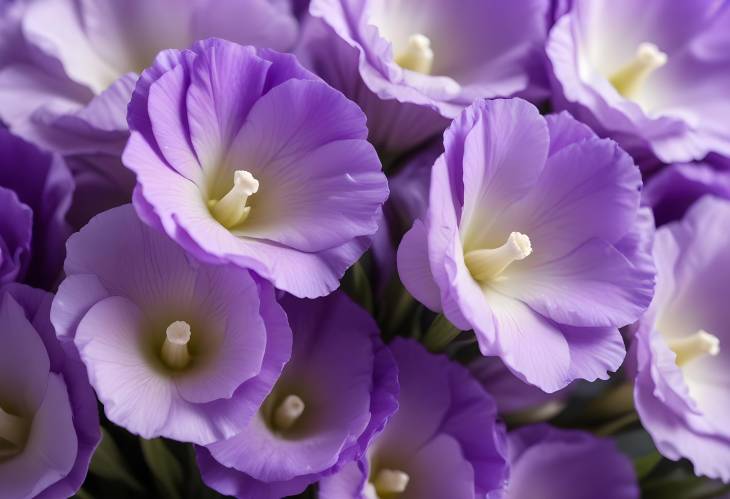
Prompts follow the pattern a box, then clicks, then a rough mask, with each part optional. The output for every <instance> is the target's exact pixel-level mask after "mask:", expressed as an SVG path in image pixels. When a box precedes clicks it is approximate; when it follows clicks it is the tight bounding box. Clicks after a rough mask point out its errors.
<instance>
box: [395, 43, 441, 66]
mask: <svg viewBox="0 0 730 499" xmlns="http://www.w3.org/2000/svg"><path fill="white" fill-rule="evenodd" d="M395 62H396V64H398V65H399V66H400V67H402V68H403V69H409V70H411V71H415V72H417V73H423V74H430V73H431V67H432V66H433V50H431V40H429V39H428V37H427V36H425V35H422V34H420V33H416V34H415V35H411V36H410V37H409V38H408V45H407V46H406V48H405V49H403V50H402V51H400V52H399V53H398V54H396V56H395Z"/></svg>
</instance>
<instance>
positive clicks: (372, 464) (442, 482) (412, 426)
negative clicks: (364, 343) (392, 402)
mask: <svg viewBox="0 0 730 499" xmlns="http://www.w3.org/2000/svg"><path fill="white" fill-rule="evenodd" d="M390 348H391V350H392V352H393V355H394V356H395V359H396V362H397V364H398V373H399V375H398V379H399V383H400V395H399V398H398V406H399V407H398V412H396V414H395V415H394V416H393V417H392V418H391V419H390V421H389V422H388V424H387V425H386V427H385V429H384V430H383V432H382V433H381V434H380V435H378V436H377V437H375V439H374V440H373V443H372V444H371V446H370V449H369V450H368V452H367V455H366V456H365V457H364V458H363V459H361V460H360V462H353V463H351V464H349V465H348V466H346V467H344V468H343V469H342V470H341V471H340V472H339V473H337V474H335V475H333V476H330V477H327V478H324V479H323V480H322V481H321V482H320V489H319V494H320V497H321V498H323V499H346V498H353V499H354V498H360V497H378V496H380V497H388V495H390V494H394V493H397V492H399V495H398V497H401V498H403V499H416V498H417V499H431V498H433V499H436V498H443V497H452V498H454V499H463V498H477V497H485V496H490V497H491V495H490V494H497V493H498V492H499V491H501V490H502V487H503V486H504V484H505V483H506V478H507V442H506V435H505V431H504V427H503V426H502V425H501V423H499V422H498V421H497V420H496V414H497V408H496V405H495V403H494V401H493V400H492V398H491V397H490V396H489V395H488V394H487V393H486V392H485V391H484V389H483V388H482V387H481V386H479V384H478V383H477V382H476V380H474V379H473V378H472V377H471V376H470V375H469V373H468V371H467V370H466V369H464V368H463V367H462V366H459V365H458V364H455V363H453V362H451V361H450V360H449V359H448V358H447V357H445V356H440V355H434V354H431V353H429V352H427V351H426V349H425V348H424V347H423V346H422V345H420V344H419V343H417V342H414V341H411V340H404V339H396V340H394V341H393V342H392V343H391V344H390Z"/></svg>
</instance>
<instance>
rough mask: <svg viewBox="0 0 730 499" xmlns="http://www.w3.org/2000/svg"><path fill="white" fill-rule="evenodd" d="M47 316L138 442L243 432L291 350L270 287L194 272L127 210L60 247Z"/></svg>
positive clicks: (230, 275) (236, 276) (212, 271)
mask: <svg viewBox="0 0 730 499" xmlns="http://www.w3.org/2000/svg"><path fill="white" fill-rule="evenodd" d="M65 270H66V275H67V277H66V279H65V280H64V281H63V283H62V284H61V286H60V288H59V290H58V293H57V295H56V298H55V299H54V302H53V309H52V312H51V318H52V321H53V325H54V326H55V328H56V332H57V334H58V335H59V337H61V338H62V339H64V340H66V341H73V343H74V344H75V346H76V348H77V349H78V352H79V354H80V356H81V359H82V360H83V362H84V364H86V367H87V369H88V372H89V379H90V381H91V384H92V386H93V387H94V389H95V390H96V394H97V396H98V398H99V400H100V401H101V403H102V404H104V410H105V412H106V415H107V417H108V418H109V419H110V420H111V421H112V422H114V423H116V424H118V425H120V426H123V427H125V428H126V429H128V430H129V431H131V432H133V433H137V434H139V435H140V436H142V437H144V438H153V437H157V436H165V437H168V438H172V439H175V440H181V441H186V442H193V443H198V444H208V443H211V442H214V441H217V440H220V439H223V438H227V437H231V436H233V435H235V434H236V433H237V432H239V431H240V430H242V429H243V428H244V427H245V426H246V424H247V423H248V420H249V419H250V418H251V417H252V416H253V415H254V414H255V413H256V412H257V411H258V409H259V406H260V405H261V403H262V402H263V401H264V399H265V397H266V396H267V394H268V393H269V391H270V390H271V388H272V387H273V386H274V383H275V382H276V380H277V379H278V377H279V374H280V373H281V369H282V367H283V365H284V363H285V362H286V361H287V360H288V359H289V355H290V353H291V330H290V328H289V326H288V324H287V322H286V316H285V314H284V311H283V310H282V309H281V307H280V306H279V305H278V304H277V303H276V301H275V299H274V292H273V289H272V288H271V287H270V286H269V285H268V283H265V282H259V281H257V280H256V279H255V278H254V277H253V276H252V275H251V274H250V273H249V272H247V271H245V270H242V269H237V268H235V267H230V266H209V265H204V264H199V263H198V262H196V261H194V260H192V259H191V258H190V257H189V256H188V255H187V254H185V252H184V251H182V249H180V247H179V246H178V245H176V244H175V243H174V242H173V241H171V240H169V239H167V238H166V237H165V236H164V235H163V234H160V233H158V232H157V231H155V230H153V229H151V228H149V227H147V226H146V225H144V224H143V223H142V222H140V221H139V220H138V219H137V217H136V215H135V213H134V210H133V209H132V207H131V206H130V205H126V206H122V207H118V208H113V209H112V210H109V211H107V212H105V213H102V214H100V215H97V216H96V217H94V218H93V219H92V220H91V222H89V224H88V225H86V227H84V228H83V229H82V230H81V232H79V233H77V234H75V235H73V236H72V237H71V238H70V239H69V241H68V255H67V257H66V263H65Z"/></svg>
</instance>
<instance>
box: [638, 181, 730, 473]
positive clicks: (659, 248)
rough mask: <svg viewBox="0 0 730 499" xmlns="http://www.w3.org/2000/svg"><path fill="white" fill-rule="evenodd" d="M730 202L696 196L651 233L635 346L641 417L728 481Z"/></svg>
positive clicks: (698, 468) (660, 439)
mask: <svg viewBox="0 0 730 499" xmlns="http://www.w3.org/2000/svg"><path fill="white" fill-rule="evenodd" d="M728 227H730V202H728V201H726V200H722V199H718V198H714V197H711V196H706V197H704V198H702V199H700V200H699V201H698V202H697V203H695V204H694V206H692V208H690V209H689V211H688V212H687V214H686V215H685V217H684V219H682V220H681V221H678V222H673V223H670V224H667V225H664V226H663V227H661V228H660V229H659V230H658V231H657V233H656V240H655V243H654V257H655V260H656V265H657V290H656V296H655V297H654V300H653V302H652V305H651V308H650V309H649V311H648V312H647V313H646V315H645V316H644V317H643V318H642V319H641V322H640V324H639V328H638V330H637V332H636V335H635V337H634V342H633V345H632V349H633V350H634V352H633V353H634V354H635V356H636V360H637V366H636V367H637V374H636V383H635V387H634V399H635V404H636V410H637V412H638V413H639V415H640V417H641V422H642V424H643V425H644V427H645V428H646V430H647V431H648V432H649V433H650V434H651V436H652V437H653V439H654V443H655V445H656V446H657V449H658V450H659V451H660V452H661V453H662V454H663V455H664V456H665V457H667V458H669V459H674V460H676V459H680V458H682V457H685V458H688V459H689V460H690V461H692V463H693V464H694V467H695V472H696V473H697V474H700V475H706V476H709V477H713V478H720V479H722V480H723V481H725V482H727V481H730V430H729V429H728V425H727V415H728V410H729V409H730V369H729V367H730V349H728V348H725V347H726V346H727V345H726V342H730V333H728V327H727V325H728V321H730V311H729V310H728V306H727V297H728V294H729V293H730V253H729V252H728V246H729V245H730V236H729V235H728Z"/></svg>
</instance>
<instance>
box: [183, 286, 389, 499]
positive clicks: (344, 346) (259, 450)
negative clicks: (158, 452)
mask: <svg viewBox="0 0 730 499" xmlns="http://www.w3.org/2000/svg"><path fill="white" fill-rule="evenodd" d="M282 305H283V306H284V309H285V310H286V312H287V316H288V318H289V323H290V324H291V327H292V331H293V333H294V348H293V353H292V358H291V361H290V362H289V363H288V364H287V365H286V368H285V369H284V372H283V373H282V375H281V378H280V379H279V381H278V382H277V384H276V386H274V389H273V391H272V392H271V394H270V395H269V396H268V399H267V401H266V402H265V403H264V405H263V406H262V408H261V410H260V411H259V414H258V416H257V417H254V418H253V419H252V420H251V421H250V423H249V425H248V426H247V427H246V428H245V429H244V430H242V431H241V432H240V433H238V434H237V435H235V436H234V437H232V438H228V439H226V440H222V441H219V442H216V443H213V444H210V445H208V446H206V447H205V448H202V447H200V448H198V452H197V457H198V465H199V466H200V469H201V473H202V476H203V480H204V481H205V482H206V483H207V484H208V485H209V486H211V487H213V488H214V489H216V490H218V491H219V492H221V493H223V494H227V495H232V496H235V497H240V498H252V499H253V498H257V499H258V498H261V499H263V498H271V499H278V498H280V497H283V496H287V495H294V494H298V493H300V492H302V491H303V490H304V489H305V488H306V487H307V486H308V485H309V484H311V483H313V482H315V481H317V480H318V479H321V478H322V477H324V476H328V475H331V474H333V473H335V472H337V471H338V470H339V469H341V468H342V467H343V466H344V465H346V464H349V463H351V462H354V460H356V459H360V458H361V457H362V456H363V455H364V453H365V451H366V449H367V448H368V445H369V444H370V441H371V440H372V439H373V438H374V437H375V435H376V434H377V433H379V432H380V431H381V430H382V428H383V426H384V425H385V424H386V421H387V420H388V418H389V417H390V416H391V415H392V414H393V412H394V411H395V410H396V409H397V407H398V402H397V400H398V377H397V368H396V365H395V361H394V359H393V355H392V354H391V352H390V350H389V349H388V348H386V347H385V345H383V343H382V341H381V340H380V338H379V331H378V328H377V326H376V325H375V323H374V321H373V320H372V319H371V318H370V317H369V316H368V315H367V314H366V313H365V312H364V311H363V310H362V309H360V308H359V307H357V306H356V305H355V304H353V303H352V302H351V301H350V300H349V298H347V297H346V296H345V295H344V294H342V293H339V292H337V293H334V294H332V295H330V296H328V297H326V298H321V299H318V300H315V301H305V300H297V299H295V298H292V297H287V298H286V299H285V300H283V303H282ZM300 402H301V405H300V406H298V407H299V409H297V404H299V403H300ZM292 404H294V405H292ZM292 407H293V408H294V409H292ZM300 409H301V410H300ZM287 411H294V412H290V415H289V417H287Z"/></svg>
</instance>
